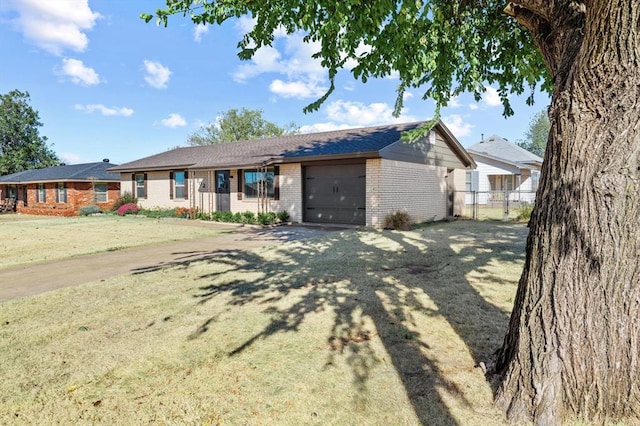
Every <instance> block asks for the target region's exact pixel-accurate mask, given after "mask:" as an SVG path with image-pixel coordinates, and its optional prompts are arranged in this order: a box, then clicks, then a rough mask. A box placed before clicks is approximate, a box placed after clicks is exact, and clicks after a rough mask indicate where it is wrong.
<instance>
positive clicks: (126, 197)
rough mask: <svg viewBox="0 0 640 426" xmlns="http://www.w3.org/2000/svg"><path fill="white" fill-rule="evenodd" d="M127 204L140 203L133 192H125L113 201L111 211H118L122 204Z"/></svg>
mask: <svg viewBox="0 0 640 426" xmlns="http://www.w3.org/2000/svg"><path fill="white" fill-rule="evenodd" d="M125 204H135V205H137V204H138V199H137V198H136V197H134V196H133V194H132V193H131V192H129V191H126V192H124V193H123V194H122V195H120V197H119V198H118V199H117V200H116V202H115V203H113V207H111V211H114V212H115V211H118V209H119V208H120V206H122V205H125Z"/></svg>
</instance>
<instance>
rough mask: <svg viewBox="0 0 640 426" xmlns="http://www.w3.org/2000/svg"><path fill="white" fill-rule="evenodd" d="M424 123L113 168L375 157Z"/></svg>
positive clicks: (207, 149)
mask: <svg viewBox="0 0 640 426" xmlns="http://www.w3.org/2000/svg"><path fill="white" fill-rule="evenodd" d="M422 124H423V122H415V123H405V124H394V125H388V126H377V127H367V128H360V129H346V130H336V131H331V132H322V133H308V134H298V135H289V136H281V137H276V138H269V139H261V140H248V141H239V142H233V143H222V144H216V145H206V146H195V147H187V148H176V149H173V150H171V151H166V152H163V153H160V154H156V155H152V156H150V157H145V158H142V159H140V160H136V161H132V162H129V163H125V164H122V165H120V166H118V167H113V168H112V169H110V170H111V171H130V170H161V169H167V168H179V167H185V168H233V167H246V166H257V165H260V164H265V163H266V164H269V163H283V162H297V161H303V159H307V158H310V157H313V158H315V159H317V158H319V157H320V158H322V157H323V156H326V157H334V158H335V157H341V156H344V157H348V156H352V157H353V156H360V157H363V156H374V155H377V153H378V151H380V150H381V149H382V148H384V147H386V146H388V145H390V144H392V143H394V142H397V141H398V140H399V139H400V135H401V133H402V132H404V131H407V130H411V129H415V128H417V127H418V126H420V125H422Z"/></svg>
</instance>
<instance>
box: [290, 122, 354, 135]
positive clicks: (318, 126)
mask: <svg viewBox="0 0 640 426" xmlns="http://www.w3.org/2000/svg"><path fill="white" fill-rule="evenodd" d="M353 127H354V126H350V125H348V124H336V123H315V124H310V125H305V126H300V133H320V132H330V131H332V130H341V129H350V128H353Z"/></svg>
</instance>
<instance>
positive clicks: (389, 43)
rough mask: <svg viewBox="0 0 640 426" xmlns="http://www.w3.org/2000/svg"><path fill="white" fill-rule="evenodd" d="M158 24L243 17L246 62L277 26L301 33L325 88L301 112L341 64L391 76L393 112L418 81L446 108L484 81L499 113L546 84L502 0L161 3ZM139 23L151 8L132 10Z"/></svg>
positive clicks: (364, 73)
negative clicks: (513, 98)
mask: <svg viewBox="0 0 640 426" xmlns="http://www.w3.org/2000/svg"><path fill="white" fill-rule="evenodd" d="M166 5H167V7H166V9H161V10H158V11H156V13H155V15H153V16H155V17H157V19H158V23H163V24H165V25H166V24H167V22H168V18H169V17H170V16H172V15H175V14H183V15H184V16H186V15H189V17H190V19H191V20H192V21H193V22H194V23H203V22H206V23H216V24H220V23H222V22H224V21H225V20H227V19H229V18H235V17H239V16H243V15H249V16H251V17H252V18H254V19H255V21H256V25H255V26H254V28H253V29H252V30H251V31H249V32H248V33H247V34H246V35H245V36H244V37H243V38H242V39H241V41H240V42H239V43H238V49H239V52H238V56H239V57H240V58H241V59H245V60H247V59H250V58H251V57H253V55H254V54H255V52H256V51H257V50H258V49H259V48H260V47H262V46H265V45H270V44H271V43H272V42H273V40H274V33H275V32H276V31H279V30H282V29H285V30H286V32H287V33H289V34H291V33H293V32H296V31H301V32H303V33H304V34H306V39H307V40H308V41H319V42H320V50H319V51H318V52H316V54H315V55H314V56H315V57H317V58H319V59H320V60H321V63H322V65H323V66H324V67H325V68H326V70H327V77H328V78H329V80H330V82H331V88H330V89H329V91H328V92H327V93H326V94H325V95H323V96H322V97H321V98H320V99H318V100H317V101H316V102H314V103H312V104H311V105H308V106H307V107H306V108H305V109H304V111H305V112H309V111H315V110H317V109H318V108H319V106H320V105H321V104H322V102H324V101H325V100H326V99H327V98H328V96H329V95H330V93H331V92H332V91H333V79H334V77H335V76H336V74H337V72H338V71H339V70H340V69H342V67H344V65H345V64H346V63H347V61H355V63H356V64H357V65H356V66H355V67H354V68H353V69H352V70H351V72H352V74H353V77H354V78H355V79H358V80H361V81H363V82H366V81H367V80H368V79H370V78H380V77H386V76H389V75H391V74H394V73H397V74H398V76H399V80H400V82H399V88H401V89H399V90H398V99H397V101H396V112H399V111H400V108H401V107H402V93H403V92H404V90H406V89H409V88H420V87H421V88H424V94H423V97H424V98H425V99H426V98H430V99H433V100H434V101H435V102H436V104H437V105H438V107H442V106H445V105H446V104H447V102H448V101H449V99H450V98H451V96H454V95H457V94H460V93H462V92H470V93H473V94H474V96H476V98H479V97H480V96H481V95H482V93H483V91H484V87H485V86H486V85H492V86H497V88H498V92H499V94H500V97H501V99H502V102H503V105H504V114H505V115H511V114H512V113H513V111H512V109H511V106H510V104H509V99H508V96H509V94H511V93H516V94H521V93H523V92H524V91H525V90H529V91H530V93H531V95H530V97H529V100H533V93H534V92H535V89H536V88H537V87H539V86H540V87H542V88H543V89H544V90H549V89H550V88H551V84H550V82H549V79H548V75H547V72H546V69H545V66H544V63H543V61H542V59H541V57H540V55H539V54H538V52H537V50H536V49H535V47H534V45H533V42H532V40H531V37H530V35H529V33H528V32H527V31H526V30H525V29H523V28H522V27H520V26H519V25H518V23H517V22H516V21H515V20H514V19H512V18H510V17H508V16H506V15H505V14H504V12H503V10H504V7H505V2H504V0H486V1H479V0H468V1H461V2H455V1H450V0H427V1H423V2H419V1H415V0H370V1H363V0H342V1H338V2H336V1H335V0H317V1H313V2H310V1H305V0H263V1H259V2H256V1H248V0H218V1H215V2H210V0H166ZM141 18H142V19H143V20H145V22H149V21H150V20H151V19H152V15H150V14H144V13H143V14H141Z"/></svg>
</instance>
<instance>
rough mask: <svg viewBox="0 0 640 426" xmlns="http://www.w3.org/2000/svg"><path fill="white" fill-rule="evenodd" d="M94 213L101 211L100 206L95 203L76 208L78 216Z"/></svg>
mask: <svg viewBox="0 0 640 426" xmlns="http://www.w3.org/2000/svg"><path fill="white" fill-rule="evenodd" d="M96 213H102V210H100V207H98V206H96V205H91V206H84V207H80V209H79V210H78V215H80V216H89V215H92V214H96Z"/></svg>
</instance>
